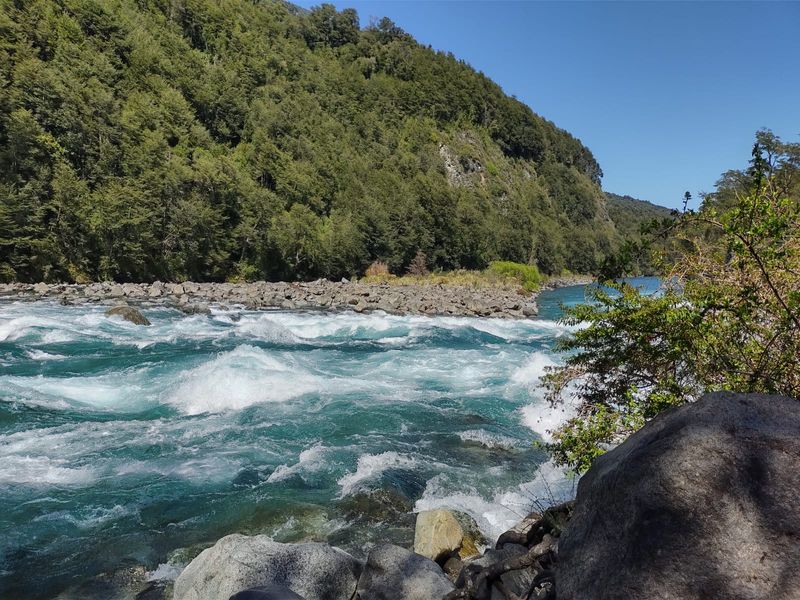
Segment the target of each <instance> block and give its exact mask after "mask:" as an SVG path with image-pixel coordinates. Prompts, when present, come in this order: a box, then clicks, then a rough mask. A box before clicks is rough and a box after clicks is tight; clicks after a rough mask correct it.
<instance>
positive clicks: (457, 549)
mask: <svg viewBox="0 0 800 600" xmlns="http://www.w3.org/2000/svg"><path fill="white" fill-rule="evenodd" d="M485 545H486V538H485V537H484V536H483V534H482V533H481V531H480V529H478V525H477V524H476V523H475V520H474V519H473V518H472V517H470V516H469V515H467V514H465V513H462V512H458V511H453V510H447V509H443V508H440V509H436V510H426V511H423V512H421V513H419V514H418V515H417V524H416V527H415V529H414V552H416V553H417V554H420V555H422V556H425V557H427V558H430V559H431V560H434V561H436V562H438V563H440V564H444V562H445V561H447V559H448V558H450V557H451V556H454V555H458V557H459V558H461V559H465V558H470V557H472V556H477V555H478V554H479V553H480V548H481V546H485Z"/></svg>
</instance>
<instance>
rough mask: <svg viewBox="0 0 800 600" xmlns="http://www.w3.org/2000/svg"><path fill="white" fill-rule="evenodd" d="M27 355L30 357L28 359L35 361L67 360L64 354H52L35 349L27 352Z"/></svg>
mask: <svg viewBox="0 0 800 600" xmlns="http://www.w3.org/2000/svg"><path fill="white" fill-rule="evenodd" d="M25 354H26V355H27V356H28V358H31V359H33V360H62V359H64V358H67V357H66V356H64V355H63V354H52V353H50V352H45V351H44V350H37V349H35V348H34V349H33V350H27V351H26V352H25Z"/></svg>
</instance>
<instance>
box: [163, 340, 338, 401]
mask: <svg viewBox="0 0 800 600" xmlns="http://www.w3.org/2000/svg"><path fill="white" fill-rule="evenodd" d="M282 358H283V359H284V360H283V361H281V360H278V359H277V358H276V357H274V356H272V355H270V354H269V353H267V352H265V351H264V350H261V349H259V348H255V347H253V346H249V345H242V346H238V347H237V348H236V349H234V350H231V351H229V352H223V353H222V354H220V355H218V356H217V357H216V358H215V359H213V360H212V361H210V362H208V363H205V364H203V365H201V366H199V367H197V368H195V369H192V370H190V371H189V372H187V373H184V374H183V375H182V376H181V378H180V384H179V385H178V386H177V389H175V391H174V392H173V393H172V395H171V397H170V398H169V402H171V403H172V404H173V405H175V406H176V407H177V408H178V409H179V410H181V411H182V412H184V413H185V414H188V415H197V414H202V413H214V412H223V411H227V410H241V409H243V408H247V407H248V406H252V405H254V404H262V403H266V402H286V401H287V400H290V399H292V398H296V397H298V396H303V395H304V394H308V393H311V392H314V391H320V390H323V389H325V388H326V387H327V385H329V384H330V382H326V381H325V380H324V379H323V378H321V377H319V376H317V375H314V374H312V373H310V372H308V371H307V370H305V369H304V368H303V367H302V366H300V365H299V364H297V363H296V361H293V360H292V359H291V358H290V357H289V356H288V355H286V356H282Z"/></svg>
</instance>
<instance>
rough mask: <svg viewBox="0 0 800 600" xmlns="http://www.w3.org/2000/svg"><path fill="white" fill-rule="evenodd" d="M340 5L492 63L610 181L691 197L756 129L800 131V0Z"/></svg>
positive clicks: (615, 187)
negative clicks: (585, 150)
mask: <svg viewBox="0 0 800 600" xmlns="http://www.w3.org/2000/svg"><path fill="white" fill-rule="evenodd" d="M297 4H299V5H301V6H304V7H307V8H308V7H311V6H315V5H318V4H320V2H308V1H307V0H301V1H299V2H297ZM332 4H335V5H336V7H337V8H339V9H342V8H348V7H352V8H355V9H356V10H357V11H358V14H359V16H360V18H361V23H362V25H367V24H368V23H369V19H370V17H382V16H388V17H389V18H391V19H392V20H393V21H395V23H397V24H398V25H399V26H400V27H402V28H403V29H405V30H406V31H407V32H409V33H410V34H412V35H413V36H414V37H415V38H416V39H417V40H418V41H420V42H421V43H423V44H430V45H431V46H433V47H434V48H435V49H439V50H446V51H450V52H452V53H453V54H455V55H456V56H457V57H458V58H461V59H464V60H466V61H467V62H468V63H469V64H471V65H472V66H473V67H474V68H476V69H478V70H480V71H483V72H484V73H485V74H486V75H488V76H489V77H491V78H492V79H493V80H494V81H496V82H497V83H499V84H500V85H501V86H502V87H503V89H504V90H505V92H506V93H508V94H513V95H515V96H516V97H517V98H519V99H520V100H522V101H523V102H525V103H526V104H528V105H529V106H531V107H532V108H533V109H534V110H535V111H536V112H537V113H539V114H540V115H542V116H544V117H546V118H548V119H550V120H551V121H553V122H555V123H556V125H558V126H560V127H563V128H564V129H567V130H568V131H570V132H571V133H572V134H573V135H575V136H577V137H579V138H580V139H581V140H582V141H583V142H584V143H585V144H586V145H587V146H588V147H589V148H591V150H592V152H593V153H594V155H595V157H597V159H598V161H599V162H600V165H601V167H602V168H603V171H604V173H605V176H604V178H603V187H604V188H605V189H606V190H608V191H611V192H616V193H619V194H630V195H632V196H636V197H639V198H642V199H646V200H651V201H653V202H656V203H658V204H663V205H665V206H678V205H679V204H680V202H681V199H682V196H683V192H684V191H686V190H689V191H691V192H692V194H693V195H694V196H695V199H696V200H697V197H698V194H699V192H702V191H712V190H713V187H714V182H715V181H716V180H717V178H718V177H719V175H720V174H721V173H722V172H723V171H725V170H727V169H730V168H741V167H744V166H745V165H746V163H747V160H748V158H749V154H750V149H751V146H752V143H753V135H754V133H755V131H756V130H757V129H759V128H762V127H768V128H770V129H772V130H773V131H774V132H775V133H776V134H778V135H779V136H781V137H782V138H783V139H784V140H787V141H794V142H798V141H800V2H753V3H745V2H708V3H705V2H499V1H495V2H476V1H475V2H466V1H455V0H453V1H449V2H442V1H440V2H427V1H416V2H412V1H405V2H403V1H398V0H395V1H385V0H372V1H354V0H342V1H340V0H335V1H334V2H332ZM695 204H696V201H695Z"/></svg>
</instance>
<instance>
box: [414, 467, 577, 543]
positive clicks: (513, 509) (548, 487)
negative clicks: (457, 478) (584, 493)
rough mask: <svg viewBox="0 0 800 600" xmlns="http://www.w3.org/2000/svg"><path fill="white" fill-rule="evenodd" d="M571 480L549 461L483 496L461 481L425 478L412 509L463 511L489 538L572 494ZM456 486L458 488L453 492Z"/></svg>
mask: <svg viewBox="0 0 800 600" xmlns="http://www.w3.org/2000/svg"><path fill="white" fill-rule="evenodd" d="M574 486H575V481H574V480H573V479H571V478H569V477H568V476H567V475H566V474H565V473H564V472H563V471H561V470H559V469H557V468H556V467H554V466H553V465H552V463H549V462H548V463H544V464H543V465H540V466H539V468H538V470H537V477H536V478H535V479H534V480H532V481H529V482H525V483H522V484H520V485H518V486H515V487H513V488H511V489H508V490H499V491H496V492H494V493H493V495H492V496H491V497H486V496H484V495H482V494H480V493H478V492H477V490H475V489H474V488H469V487H465V486H464V485H463V483H461V482H455V483H453V482H448V478H447V477H446V476H445V475H443V474H440V475H436V476H435V477H433V478H432V479H430V480H429V481H428V483H427V484H426V486H425V491H424V492H423V494H422V498H420V499H419V500H417V502H416V503H415V505H414V512H422V511H424V510H433V509H437V508H449V509H453V510H459V511H462V512H465V513H467V514H468V515H470V516H471V517H472V518H473V519H475V522H476V523H477V524H478V527H479V528H480V529H481V531H482V532H483V533H484V534H485V535H486V536H487V537H488V538H489V539H490V540H495V539H497V538H498V537H499V536H500V534H501V533H503V532H504V531H507V530H508V529H510V528H511V527H513V526H514V525H515V524H516V523H518V522H519V521H520V520H522V519H523V518H524V517H525V516H527V515H528V514H530V513H531V512H533V511H539V510H542V509H543V508H547V507H549V506H551V505H554V504H558V503H559V502H563V501H565V500H568V499H570V498H572V497H574ZM454 488H457V490H458V491H454Z"/></svg>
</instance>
